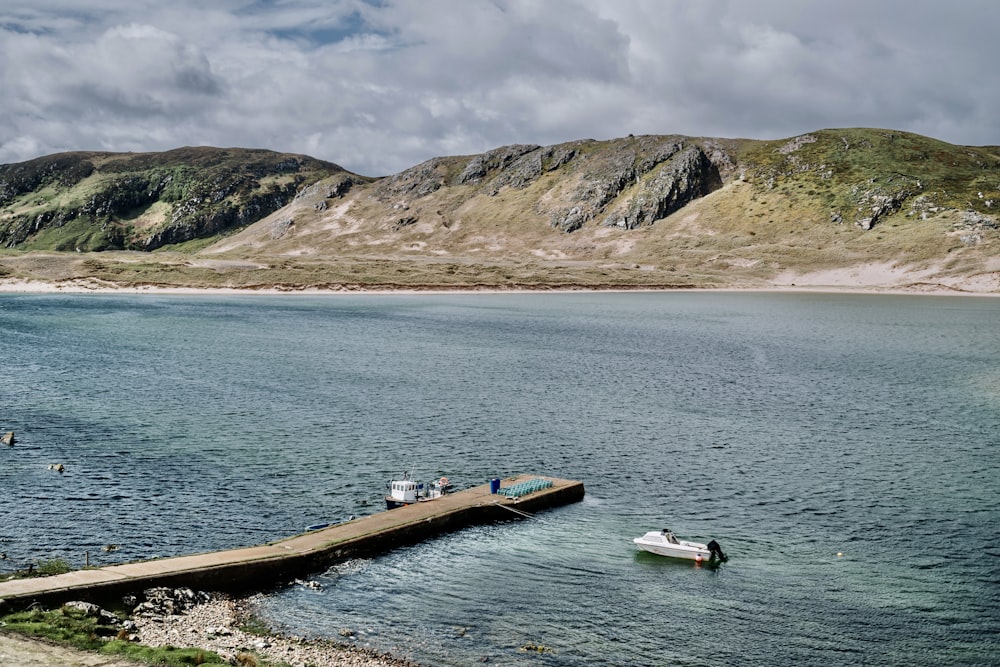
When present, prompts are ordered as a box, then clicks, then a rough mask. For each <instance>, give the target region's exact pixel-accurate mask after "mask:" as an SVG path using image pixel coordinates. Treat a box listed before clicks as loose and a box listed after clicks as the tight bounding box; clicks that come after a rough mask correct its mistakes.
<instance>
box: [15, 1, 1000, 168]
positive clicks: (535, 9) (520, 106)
mask: <svg viewBox="0 0 1000 667" xmlns="http://www.w3.org/2000/svg"><path fill="white" fill-rule="evenodd" d="M997 26H1000V2H997V1H996V0H951V1H950V2H945V1H943V0H829V1H821V0H780V1H779V0H266V1H265V0H209V1H207V2H206V1H205V0H169V1H166V2H165V1H164V0H85V1H81V0H30V1H29V0H0V164H9V163H15V162H21V161H25V160H29V159H32V158H35V157H39V156H42V155H49V154H52V153H58V152H62V151H71V150H97V151H136V152H144V151H161V150H169V149H171V148H177V147H180V146H219V147H243V148H268V149H272V150H276V151H281V152H290V153H304V154H307V155H311V156H313V157H317V158H321V159H324V160H328V161H330V162H334V163H336V164H339V165H340V166H342V167H344V168H345V169H348V170H350V171H353V172H355V173H359V174H364V175H366V176H381V175H387V174H393V173H397V172H399V171H402V170H403V169H406V168H408V167H411V166H414V165H416V164H419V163H420V162H423V161H424V160H428V159H430V158H433V157H440V156H446V155H470V154H475V153H481V152H484V151H487V150H490V149H492V148H496V147H499V146H504V145H508V144H514V143H529V144H539V145H550V144H556V143H560V142H564V141H573V140H577V139H599V140H601V139H612V138H616V137H623V136H626V135H628V134H683V135H688V136H712V137H730V138H751V139H780V138H786V137H793V136H796V135H798V134H802V133H805V132H809V131H812V130H819V129H825V128H837V127H880V128H888V129H895V130H905V131H910V132H916V133H919V134H923V135H927V136H931V137H934V138H937V139H941V140H944V141H947V142H950V143H955V144H964V145H998V144H1000V85H998V84H1000V76H998V70H997V63H998V62H1000V46H998V44H1000V42H998V41H997V37H996V28H997Z"/></svg>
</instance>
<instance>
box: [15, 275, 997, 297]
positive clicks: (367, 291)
mask: <svg viewBox="0 0 1000 667" xmlns="http://www.w3.org/2000/svg"><path fill="white" fill-rule="evenodd" d="M588 292H590V293H610V294H614V293H635V292H730V293H755V292H767V293H781V292H788V293H798V292H815V293H832V294H893V295H923V296H994V297H995V296H1000V291H989V290H969V289H963V288H962V287H952V286H947V285H941V284H932V283H920V284H915V285H877V284H876V285H872V284H844V283H835V284H830V285H821V284H797V283H790V284H789V283H783V284H772V285H768V286H764V287H739V286H732V287H673V288H665V287H642V286H620V287H589V286H586V285H581V286H574V287H568V286H565V285H559V286H553V287H551V288H547V287H534V288H530V287H528V288H522V287H500V286H496V287H488V286H483V287H475V288H470V287H455V288H449V287H441V286H435V287H427V288H423V287H372V288H368V287H357V286H345V287H341V288H315V287H303V288H289V287H285V286H281V287H270V288H257V287H167V286H162V285H141V286H120V285H114V284H109V283H104V282H100V283H99V282H97V281H93V280H88V279H82V280H71V281H62V282H45V281H39V280H23V279H6V280H0V294H153V295H193V296H194V295H241V294H242V295H265V296H270V295H275V296H277V295H281V296H296V295H300V296H334V295H347V294H354V295H362V294H363V295H379V294H397V295H399V294H427V295H432V294H575V293H588Z"/></svg>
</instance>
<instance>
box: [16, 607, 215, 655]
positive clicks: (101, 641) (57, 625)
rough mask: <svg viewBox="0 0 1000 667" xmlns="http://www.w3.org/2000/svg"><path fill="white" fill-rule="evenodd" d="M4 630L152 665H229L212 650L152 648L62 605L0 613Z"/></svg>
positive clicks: (112, 626) (79, 611) (94, 618)
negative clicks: (43, 609) (132, 640)
mask: <svg viewBox="0 0 1000 667" xmlns="http://www.w3.org/2000/svg"><path fill="white" fill-rule="evenodd" d="M0 622H2V623H3V628H4V631H10V632H16V633H18V634H22V635H26V636H29V637H36V638H40V639H46V640H48V641H52V642H55V643H58V644H62V645H64V646H70V647H73V648H76V649H80V650H83V651H97V652H99V653H104V654H108V655H117V656H122V657H125V658H129V659H132V660H136V661H140V662H145V663H148V664H150V665H158V666H163V667H185V666H187V665H204V666H205V667H212V666H214V665H219V666H222V665H228V664H229V663H228V662H226V661H224V660H223V659H222V658H220V657H219V656H218V655H217V654H215V653H213V652H211V651H205V650H203V649H199V648H177V647H173V646H166V647H160V648H152V647H149V646H143V645H141V644H135V643H132V642H129V641H126V640H125V633H124V632H123V631H122V630H121V629H120V627H119V626H118V625H114V624H109V623H107V622H102V620H101V619H100V618H99V617H96V616H89V615H87V614H86V613H85V612H84V611H83V610H81V609H76V608H73V607H62V608H61V609H57V610H54V611H23V612H17V613H14V614H8V615H6V616H3V617H0Z"/></svg>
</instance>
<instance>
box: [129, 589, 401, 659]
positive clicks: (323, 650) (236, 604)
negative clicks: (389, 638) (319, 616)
mask: <svg viewBox="0 0 1000 667" xmlns="http://www.w3.org/2000/svg"><path fill="white" fill-rule="evenodd" d="M181 590H183V589H181ZM147 594H148V592H147ZM176 594H177V592H174V595H175V597H176ZM182 594H183V593H182ZM253 604H254V598H243V599H233V598H229V597H226V596H218V595H217V596H212V597H209V598H207V599H205V598H201V599H197V601H196V603H195V604H193V605H191V606H187V607H183V608H181V609H173V610H171V609H170V606H171V605H170V604H167V605H162V604H157V603H155V602H152V603H151V602H149V601H147V602H146V603H143V604H142V605H140V606H139V607H137V609H136V612H135V614H134V615H133V618H132V625H129V629H130V631H131V633H132V634H131V635H130V637H134V640H135V641H138V642H139V643H141V644H145V645H147V646H167V645H172V646H195V647H198V648H203V649H207V650H209V651H214V652H215V653H218V654H219V656H220V657H222V658H223V659H224V660H227V661H229V662H230V663H231V664H240V662H241V660H240V656H241V655H244V654H251V655H254V656H259V657H260V658H263V659H264V660H269V661H272V662H275V663H285V664H288V665H290V666H291V667H307V666H308V665H324V666H330V667H409V666H412V665H413V664H414V663H411V662H407V661H403V660H398V659H395V658H392V657H390V656H384V655H381V654H378V653H375V652H373V651H369V650H366V649H362V648H359V647H355V646H350V645H346V644H341V643H339V642H336V641H330V640H314V639H304V638H302V637H294V636H284V635H266V636H265V635H259V634H252V633H249V632H246V631H245V630H242V629H240V628H241V626H243V625H244V624H245V623H246V622H247V621H248V620H249V619H250V618H251V617H252V615H253ZM147 605H150V606H147Z"/></svg>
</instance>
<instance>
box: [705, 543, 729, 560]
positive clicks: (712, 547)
mask: <svg viewBox="0 0 1000 667" xmlns="http://www.w3.org/2000/svg"><path fill="white" fill-rule="evenodd" d="M708 553H710V554H712V556H711V557H712V558H717V559H718V560H720V561H722V562H725V561H727V560H729V559H728V558H727V557H726V554H724V553H722V547H721V546H719V543H718V542H716V541H715V540H712V541H711V542H709V543H708Z"/></svg>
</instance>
